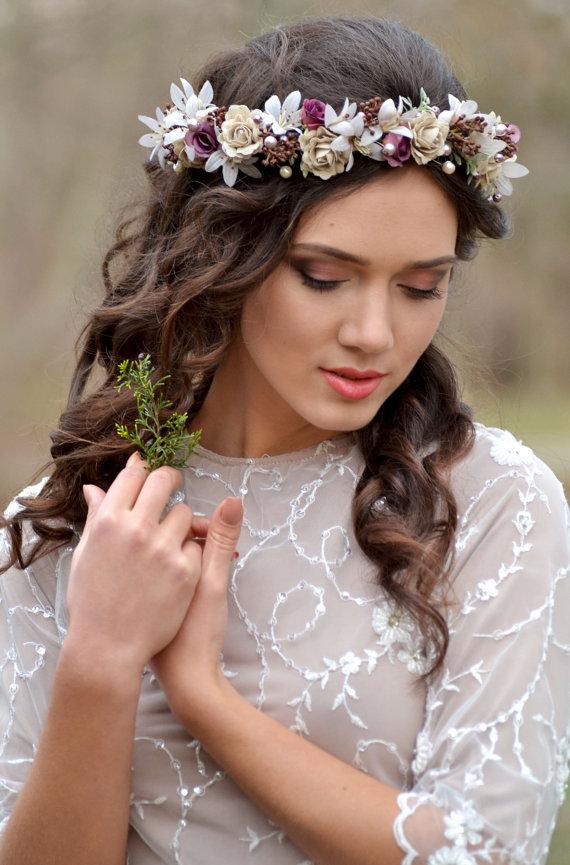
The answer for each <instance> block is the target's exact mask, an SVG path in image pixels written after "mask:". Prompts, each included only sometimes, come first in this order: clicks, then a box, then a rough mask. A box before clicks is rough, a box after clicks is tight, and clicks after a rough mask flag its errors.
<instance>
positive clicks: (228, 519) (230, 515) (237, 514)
mask: <svg viewBox="0 0 570 865" xmlns="http://www.w3.org/2000/svg"><path fill="white" fill-rule="evenodd" d="M221 517H222V520H223V521H224V522H225V523H227V525H228V526H237V524H238V523H239V522H240V520H241V518H242V505H241V499H238V498H234V497H232V498H229V499H227V501H225V502H224V506H223V508H222V513H221Z"/></svg>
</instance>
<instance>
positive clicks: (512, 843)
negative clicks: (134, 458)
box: [0, 424, 570, 865]
mask: <svg viewBox="0 0 570 865" xmlns="http://www.w3.org/2000/svg"><path fill="white" fill-rule="evenodd" d="M476 426H477V441H476V444H475V447H474V449H473V450H472V451H471V452H470V454H468V455H467V456H466V457H464V458H463V460H462V461H460V462H459V463H457V464H456V465H455V467H454V470H453V485H454V492H455V495H456V497H457V500H458V504H459V508H460V526H459V532H458V536H457V540H456V553H457V558H456V561H455V563H454V564H453V567H452V572H451V578H452V580H453V586H454V592H455V594H456V597H457V604H456V605H455V606H454V607H453V608H452V609H451V610H449V612H448V613H447V621H448V625H449V628H450V645H449V649H448V652H447V655H446V659H445V663H444V667H443V670H442V672H441V674H440V675H439V676H438V678H437V680H436V681H435V682H434V684H433V685H432V686H430V687H429V688H427V689H426V688H422V687H419V686H417V685H414V679H415V676H416V675H417V673H418V672H421V671H422V670H423V669H425V665H426V664H427V662H428V660H429V657H430V649H429V647H427V648H426V646H425V645H424V644H423V641H422V640H421V635H420V634H419V632H418V630H417V628H416V626H415V625H414V623H413V621H411V620H410V619H409V617H408V616H407V615H406V614H405V613H404V612H403V611H402V610H399V609H397V608H396V607H394V606H393V605H392V603H391V602H390V601H389V600H388V598H387V597H386V596H385V594H384V593H383V592H382V591H381V589H380V588H379V586H378V585H377V584H376V582H375V577H374V567H373V566H372V564H371V562H370V561H369V560H368V559H367V558H366V557H365V556H364V554H363V553H362V552H361V550H360V548H359V546H358V544H357V543H356V540H355V537H354V534H353V532H352V528H351V521H350V505H351V499H352V494H353V492H354V487H355V485H356V482H357V480H358V477H359V475H360V472H361V471H362V468H363V458H362V455H361V454H360V451H359V450H358V447H357V445H356V444H355V443H354V441H353V438H352V436H351V434H350V433H346V434H342V435H340V436H337V437H336V438H333V439H330V440H328V441H326V442H321V443H320V444H319V445H316V446H313V447H311V448H306V449H304V450H300V451H296V452H293V453H290V454H281V455H279V456H276V457H268V456H265V457H260V458H257V459H247V458H237V457H226V456H222V455H218V454H215V453H213V452H212V451H209V450H207V449H206V448H204V447H202V446H198V448H197V449H196V451H195V452H194V454H193V455H192V458H191V464H190V466H189V467H188V468H186V469H184V470H183V477H184V484H185V495H186V499H187V501H188V502H189V503H190V504H191V505H192V507H193V509H194V510H195V511H196V512H198V513H206V514H210V513H211V512H212V511H213V509H214V508H215V507H216V505H217V504H218V503H219V502H220V501H221V500H222V499H223V498H225V497H226V496H227V495H241V496H243V498H244V522H243V528H242V533H241V537H240V540H239V544H238V549H239V550H240V558H239V559H237V560H236V562H235V564H233V565H232V572H231V578H230V585H229V592H230V598H229V622H228V629H227V633H226V641H225V644H224V651H223V670H224V673H225V675H226V676H227V677H229V678H230V679H231V681H232V684H233V686H234V687H235V688H236V689H237V690H238V691H239V692H240V693H241V694H242V695H243V696H244V697H245V698H246V699H247V700H248V701H250V702H251V703H252V704H254V705H256V706H257V707H259V708H260V709H262V710H263V711H264V712H267V713H268V714H270V715H271V716H272V717H274V718H276V719H277V720H279V721H280V722H281V723H282V724H284V725H286V726H287V727H289V728H290V729H291V730H294V731H296V732H297V733H298V735H301V736H306V737H308V738H309V739H310V740H311V741H312V742H314V743H315V744H316V745H318V746H319V747H320V748H323V749H324V750H326V751H329V752H330V753H332V754H334V755H336V756H337V757H339V758H340V759H342V760H344V761H346V762H347V763H350V764H352V765H353V766H355V767H357V768H358V769H360V770H361V771H362V772H366V773H368V774H370V775H371V776H373V777H374V778H377V779H379V780H380V781H382V782H384V783H387V784H390V785H392V786H393V787H395V788H396V789H397V790H399V791H400V792H399V794H398V804H399V806H400V813H399V815H398V817H397V818H396V820H395V822H394V825H393V833H394V838H395V839H396V842H397V844H398V845H399V846H400V847H401V850H402V863H403V865H489V863H490V865H496V863H508V865H531V863H532V865H544V863H545V861H546V858H547V854H548V848H549V843H550V839H551V836H552V832H553V830H554V826H555V822H556V818H557V815H558V812H559V809H560V806H561V805H562V802H563V800H564V796H565V792H566V788H567V783H568V775H569V758H570V755H569V751H570V746H569V742H570V615H569V611H570V576H569V567H570V512H569V509H568V505H567V503H566V499H565V497H564V492H563V488H562V484H561V483H560V481H559V480H558V478H557V477H556V475H555V474H554V473H553V471H552V470H551V469H550V468H549V466H548V465H547V464H545V463H544V462H543V461H542V460H540V459H539V458H538V457H537V456H536V455H535V454H534V453H533V451H532V450H531V449H530V448H528V447H526V446H525V445H523V444H521V443H520V442H519V441H517V440H516V439H515V438H514V437H513V436H512V434H511V433H510V432H508V431H506V430H500V429H496V428H494V427H487V426H484V425H482V424H477V425H476ZM45 480H46V479H42V481H40V482H39V483H38V484H36V485H35V486H34V487H28V488H26V490H23V491H22V493H21V494H25V495H29V494H33V493H34V492H37V491H39V489H40V488H41V486H42V484H43V483H44V482H45ZM18 507H19V505H18V502H17V500H16V499H14V500H13V501H12V502H11V503H10V505H9V506H8V509H7V512H11V509H17V508H18ZM384 507H385V502H384V501H383V500H382V499H379V500H378V502H377V503H376V506H375V510H376V511H377V513H378V516H379V518H381V515H382V510H383V508H384ZM0 541H2V542H3V543H5V539H4V538H3V537H1V536H0ZM75 543H76V542H74V543H73V544H71V545H70V546H68V547H64V548H62V549H60V550H58V551H56V552H55V553H52V554H49V555H47V556H43V557H42V558H41V559H40V560H38V561H37V562H35V563H34V564H33V565H32V566H31V567H30V568H28V569H27V570H26V571H20V570H18V569H16V568H15V567H14V568H11V569H10V570H8V571H7V572H6V573H4V574H3V575H1V576H0V591H1V595H0V736H1V739H0V832H1V831H2V830H3V829H4V828H5V827H6V824H7V822H8V820H9V819H10V814H11V812H12V810H13V807H14V804H15V801H16V799H17V797H18V794H19V792H20V790H21V789H22V786H23V784H24V783H25V780H26V777H27V774H28V771H29V769H30V765H31V763H32V761H33V760H34V757H35V754H36V750H37V747H38V744H39V740H40V737H41V732H42V723H43V720H44V718H45V716H46V712H47V708H48V703H49V699H50V686H51V682H52V679H53V674H54V669H55V666H56V663H57V658H58V653H59V651H60V648H61V645H62V642H63V640H64V639H65V634H66V628H67V616H66V610H65V590H66V586H67V579H68V575H69V568H70V560H71V554H72V552H73V549H74V544H75ZM0 552H2V549H1V548H0ZM93 663H94V664H95V663H97V659H96V658H94V659H93ZM251 759H252V761H254V760H255V754H252V755H251ZM382 819H383V815H382V814H378V820H379V821H382ZM347 831H348V827H347ZM128 851H129V852H128V858H127V863H128V865H158V863H169V865H190V863H191V865H219V863H222V862H224V863H226V862H227V863H232V865H241V863H243V865H245V863H250V865H253V863H258V865H268V863H271V865H312V863H310V862H309V860H308V858H307V857H306V855H305V854H304V853H303V851H302V850H301V849H299V848H298V847H297V846H296V845H295V844H294V843H293V842H292V841H291V840H290V839H289V838H288V837H287V835H286V834H285V833H284V832H283V831H282V830H281V829H280V827H279V826H277V825H275V824H274V823H273V822H272V821H271V820H269V819H268V818H267V817H266V815H265V814H264V813H263V812H262V811H261V810H260V809H259V808H258V807H257V806H256V805H255V804H254V803H253V802H252V801H250V800H249V799H248V798H247V797H246V796H245V794H244V793H243V792H242V791H241V789H240V788H239V787H238V786H237V785H236V784H235V783H234V782H233V781H232V778H231V777H230V776H229V775H228V774H227V773H226V772H225V771H224V770H223V768H222V767H220V766H218V765H217V764H216V763H215V762H214V761H213V760H212V759H211V757H210V756H209V754H208V753H207V752H206V751H205V750H204V749H203V748H202V746H201V743H200V742H199V741H198V740H196V739H193V738H192V737H191V736H190V734H189V733H188V732H187V731H186V730H185V729H184V728H182V727H181V726H180V724H179V723H178V722H177V720H176V719H175V718H174V716H173V715H172V714H171V712H170V710H169V707H168V704H167V702H166V699H165V697H164V694H163V693H162V690H161V688H160V686H159V684H158V682H157V680H156V678H155V677H154V676H153V674H152V671H151V670H150V668H148V667H147V668H146V669H145V671H144V673H143V676H142V679H141V693H140V700H139V707H138V713H137V720H136V729H135V742H134V757H133V767H132V788H131V810H130V831H129V843H128ZM378 861H382V856H381V851H379V856H378Z"/></svg>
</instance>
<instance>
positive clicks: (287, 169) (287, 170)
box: [279, 165, 293, 177]
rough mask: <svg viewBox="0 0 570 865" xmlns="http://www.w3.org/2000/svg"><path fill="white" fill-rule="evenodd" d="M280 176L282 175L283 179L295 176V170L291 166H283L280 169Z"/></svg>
mask: <svg viewBox="0 0 570 865" xmlns="http://www.w3.org/2000/svg"><path fill="white" fill-rule="evenodd" d="M279 174H280V175H281V177H291V175H292V174H293V169H292V168H291V166H290V165H282V166H281V168H280V169H279Z"/></svg>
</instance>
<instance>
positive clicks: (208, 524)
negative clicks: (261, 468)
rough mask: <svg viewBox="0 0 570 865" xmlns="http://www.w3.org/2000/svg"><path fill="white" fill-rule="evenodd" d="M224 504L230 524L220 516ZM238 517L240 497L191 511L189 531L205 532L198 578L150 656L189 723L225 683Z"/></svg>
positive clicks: (169, 695)
mask: <svg viewBox="0 0 570 865" xmlns="http://www.w3.org/2000/svg"><path fill="white" fill-rule="evenodd" d="M228 505H229V508H228V510H229V512H230V514H229V516H231V514H232V513H233V515H234V517H235V520H236V522H235V523H234V524H232V523H231V522H230V521H229V520H227V521H224V520H223V519H222V509H224V514H225V515H228V511H227V510H225V508H226V507H227V506H228ZM242 520H243V506H242V503H241V500H240V499H239V498H233V497H231V498H226V499H224V500H223V501H222V502H220V504H219V505H218V506H217V508H216V509H215V510H214V512H213V514H212V516H211V517H210V518H208V517H193V520H192V534H193V536H195V537H200V538H205V541H204V544H203V547H202V571H201V575H200V579H199V581H198V585H197V587H196V592H195V594H194V597H193V598H192V601H191V602H190V605H189V607H188V612H187V613H186V617H185V619H184V620H183V622H182V625H181V626H180V629H179V630H178V632H177V634H176V636H175V637H174V639H173V640H172V641H171V642H170V643H169V644H168V646H166V647H165V648H164V649H162V651H160V652H158V653H157V654H156V655H154V656H153V657H152V658H151V660H150V662H149V666H150V667H151V669H152V670H153V672H154V674H155V675H156V677H157V678H158V680H159V682H160V685H161V687H162V689H163V691H164V693H165V695H166V698H167V700H168V703H169V705H170V707H171V709H172V711H173V713H174V714H175V715H176V716H177V717H178V719H179V720H180V721H181V723H183V724H184V726H186V727H187V728H188V729H191V726H192V721H193V719H196V721H200V719H201V718H202V716H203V714H204V713H205V712H206V711H207V706H208V705H210V704H211V701H212V699H215V698H216V696H217V695H218V694H221V692H222V691H223V689H224V688H226V687H227V686H228V685H229V682H228V680H227V678H226V677H225V676H224V674H223V672H222V670H221V668H220V653H221V651H222V647H223V644H224V637H225V633H226V626H227V620H228V602H227V591H228V579H229V573H230V567H231V565H232V562H233V561H234V558H235V550H236V545H237V541H238V539H239V536H240V532H241V526H242ZM201 546H202V545H201Z"/></svg>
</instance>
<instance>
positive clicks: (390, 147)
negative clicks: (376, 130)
mask: <svg viewBox="0 0 570 865" xmlns="http://www.w3.org/2000/svg"><path fill="white" fill-rule="evenodd" d="M383 151H384V154H385V155H386V156H393V155H394V153H395V152H396V145H395V144H392V142H391V141H388V142H387V143H386V144H384V145H383Z"/></svg>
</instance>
